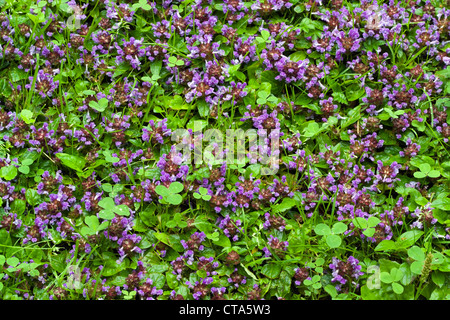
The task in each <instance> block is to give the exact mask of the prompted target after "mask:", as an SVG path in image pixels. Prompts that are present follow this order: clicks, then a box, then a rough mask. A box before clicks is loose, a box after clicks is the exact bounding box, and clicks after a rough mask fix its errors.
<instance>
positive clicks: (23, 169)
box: [19, 166, 30, 174]
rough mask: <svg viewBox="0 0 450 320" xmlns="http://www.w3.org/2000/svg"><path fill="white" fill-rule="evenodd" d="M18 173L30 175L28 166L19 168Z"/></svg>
mask: <svg viewBox="0 0 450 320" xmlns="http://www.w3.org/2000/svg"><path fill="white" fill-rule="evenodd" d="M19 172H20V173H23V174H29V173H30V167H29V166H20V167H19Z"/></svg>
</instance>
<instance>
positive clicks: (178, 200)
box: [165, 194, 183, 205]
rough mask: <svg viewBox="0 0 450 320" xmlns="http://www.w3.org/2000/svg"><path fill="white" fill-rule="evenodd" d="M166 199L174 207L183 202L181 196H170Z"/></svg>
mask: <svg viewBox="0 0 450 320" xmlns="http://www.w3.org/2000/svg"><path fill="white" fill-rule="evenodd" d="M165 199H166V200H167V202H169V203H171V204H173V205H179V204H180V203H181V202H182V201H183V197H182V196H180V195H179V194H169V195H168V196H166V197H165Z"/></svg>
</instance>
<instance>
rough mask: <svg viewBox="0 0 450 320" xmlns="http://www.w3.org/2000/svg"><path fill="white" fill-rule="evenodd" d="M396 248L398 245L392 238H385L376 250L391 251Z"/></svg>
mask: <svg viewBox="0 0 450 320" xmlns="http://www.w3.org/2000/svg"><path fill="white" fill-rule="evenodd" d="M395 249H397V246H396V244H395V242H394V241H392V240H383V241H381V242H380V243H379V244H378V245H377V246H376V247H375V251H389V250H395Z"/></svg>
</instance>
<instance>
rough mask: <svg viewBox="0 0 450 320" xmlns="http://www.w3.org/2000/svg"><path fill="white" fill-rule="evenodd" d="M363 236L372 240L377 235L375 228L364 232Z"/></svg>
mask: <svg viewBox="0 0 450 320" xmlns="http://www.w3.org/2000/svg"><path fill="white" fill-rule="evenodd" d="M363 234H364V235H365V236H366V237H369V238H371V237H373V235H374V234H375V228H367V229H366V230H364V231H363Z"/></svg>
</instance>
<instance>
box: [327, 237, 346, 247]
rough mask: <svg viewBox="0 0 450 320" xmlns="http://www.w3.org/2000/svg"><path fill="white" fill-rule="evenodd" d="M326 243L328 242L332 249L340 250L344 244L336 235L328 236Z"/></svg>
mask: <svg viewBox="0 0 450 320" xmlns="http://www.w3.org/2000/svg"><path fill="white" fill-rule="evenodd" d="M325 241H326V242H327V244H328V246H329V247H330V248H338V247H339V246H340V245H341V243H342V239H341V237H339V236H338V235H335V234H330V235H328V236H326V237H325Z"/></svg>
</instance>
